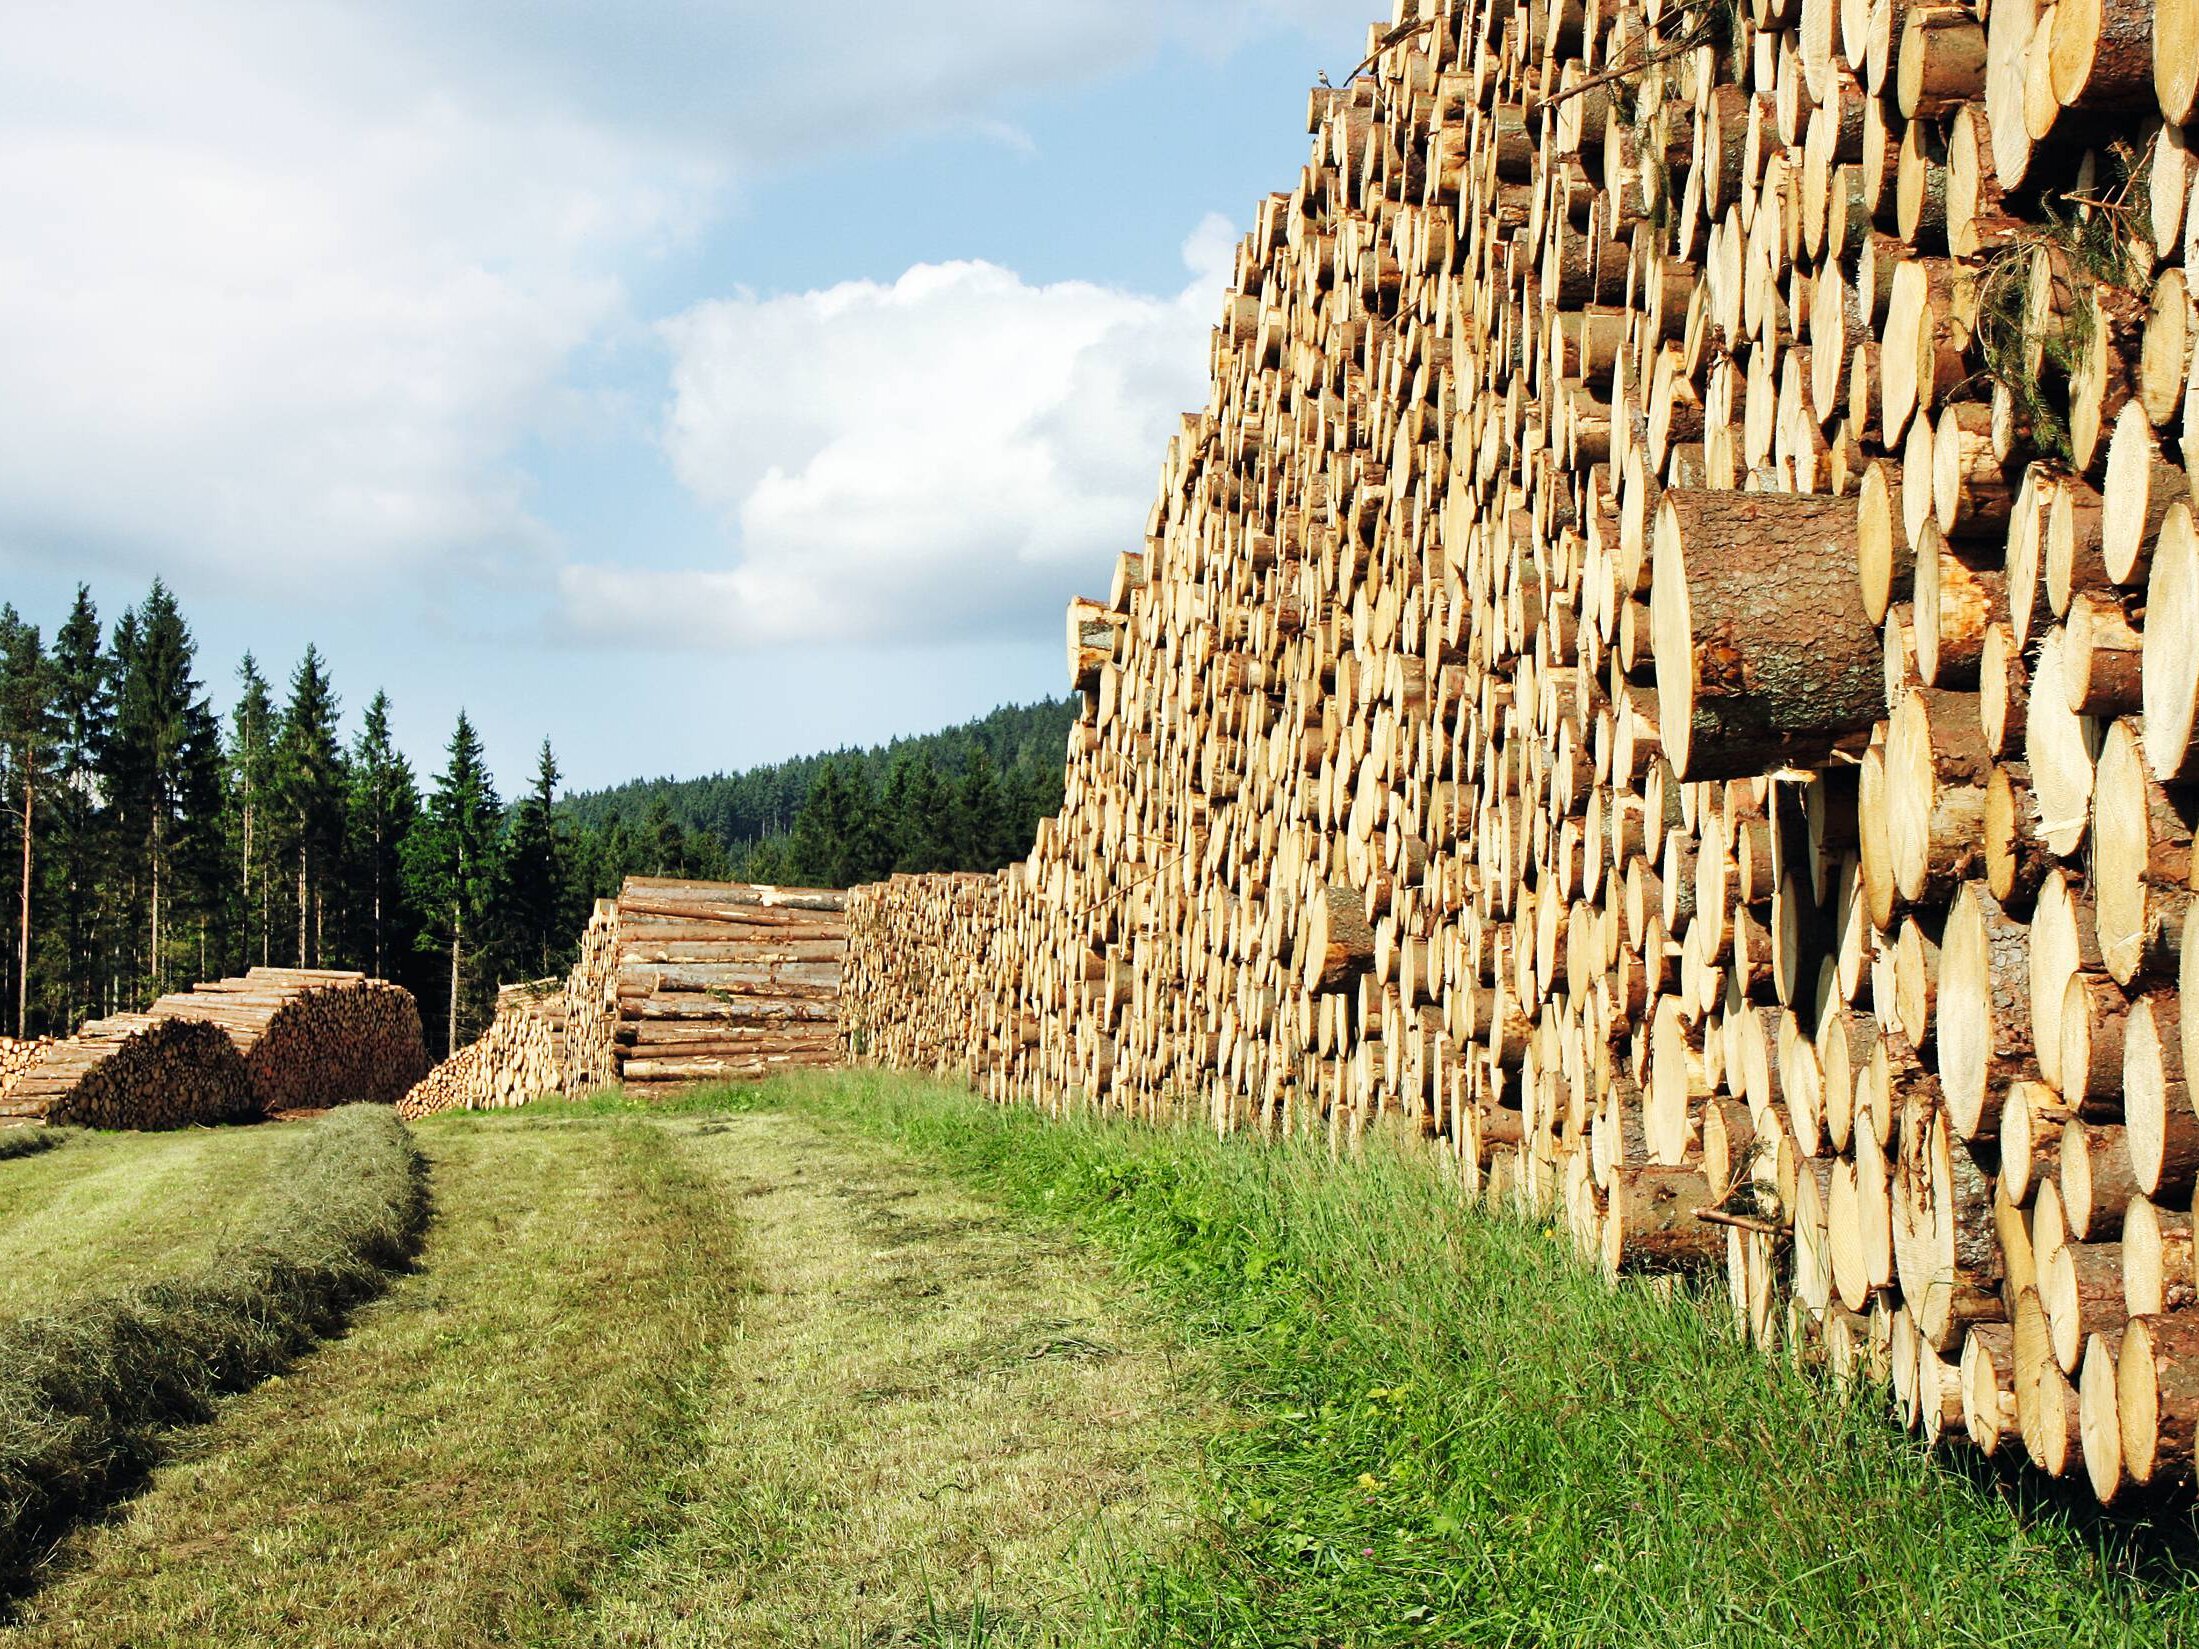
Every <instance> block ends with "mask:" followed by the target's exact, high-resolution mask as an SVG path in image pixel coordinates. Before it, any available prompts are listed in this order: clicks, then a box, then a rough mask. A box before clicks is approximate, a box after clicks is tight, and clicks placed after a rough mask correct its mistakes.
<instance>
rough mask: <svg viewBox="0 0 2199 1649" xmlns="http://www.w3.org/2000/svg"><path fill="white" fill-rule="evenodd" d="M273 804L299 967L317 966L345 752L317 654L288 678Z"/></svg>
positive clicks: (340, 815)
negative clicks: (293, 905) (293, 876)
mask: <svg viewBox="0 0 2199 1649" xmlns="http://www.w3.org/2000/svg"><path fill="white" fill-rule="evenodd" d="M273 754H274V773H275V782H274V789H273V799H274V804H275V811H276V813H277V815H278V816H279V818H280V820H281V835H282V846H283V850H284V856H285V857H286V858H287V860H288V861H289V863H290V864H291V865H292V866H294V867H295V869H296V873H297V884H296V894H297V918H298V952H297V954H298V966H299V967H301V968H304V967H311V966H313V965H315V964H316V963H317V962H318V961H319V960H320V953H321V934H322V930H323V924H324V919H325V905H326V900H327V889H328V883H329V882H330V880H331V879H332V877H333V874H334V872H335V870H336V866H337V856H338V854H339V853H340V852H341V850H342V847H343V838H344V790H345V777H346V775H345V772H344V751H343V745H342V744H341V743H340V742H339V741H338V737H337V703H336V693H335V690H334V688H333V687H332V686H331V685H330V683H329V679H328V670H327V667H326V665H325V664H324V663H323V661H322V658H321V654H320V649H319V648H317V647H312V646H308V647H307V648H306V650H305V657H304V658H302V659H300V660H299V661H298V667H297V668H296V669H295V670H293V671H292V672H291V673H290V702H289V703H288V704H286V705H285V706H284V707H283V715H282V730H281V732H279V733H278V734H277V735H276V738H275V748H274V753H273Z"/></svg>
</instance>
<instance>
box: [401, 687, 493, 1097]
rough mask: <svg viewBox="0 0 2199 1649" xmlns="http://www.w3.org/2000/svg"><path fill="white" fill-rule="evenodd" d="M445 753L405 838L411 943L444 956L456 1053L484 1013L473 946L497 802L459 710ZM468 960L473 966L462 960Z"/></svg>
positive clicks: (489, 894)
mask: <svg viewBox="0 0 2199 1649" xmlns="http://www.w3.org/2000/svg"><path fill="white" fill-rule="evenodd" d="M445 749H446V751H447V754H448V758H449V759H448V760H447V761H446V762H445V763H444V767H443V771H442V772H441V773H439V774H438V775H436V780H435V789H434V790H433V791H432V792H431V793H430V794H429V796H428V803H427V807H426V808H425V809H424V810H423V811H422V813H421V815H420V819H419V822H418V823H417V824H416V825H414V827H413V829H412V833H411V834H410V835H409V836H407V837H406V838H405V845H404V862H405V885H406V889H407V891H408V892H409V893H410V895H411V897H412V901H413V905H414V908H415V909H417V910H418V911H419V912H420V914H421V918H422V924H421V930H420V937H419V940H418V941H417V943H418V944H419V945H420V947H421V948H423V949H427V950H440V951H444V952H446V953H447V954H448V956H449V960H450V980H449V994H448V997H447V1007H446V1014H445V1018H444V1024H443V1030H444V1047H445V1050H446V1051H447V1052H448V1053H453V1054H455V1053H456V1052H457V1051H458V1049H459V1046H460V1041H461V1038H462V1037H463V1036H464V1035H465V1033H466V1032H467V1030H468V1029H470V1028H472V1027H473V1026H475V1025H478V1024H479V1023H480V1022H481V1020H482V1018H483V1017H484V1015H483V1013H482V998H483V996H484V995H485V991H484V987H483V985H482V981H481V978H480V969H479V966H478V949H477V948H478V947H479V946H480V944H481V941H482V938H483V937H484V936H485V934H486V932H487V929H488V922H489V914H490V910H491V908H492V902H493V900H494V898H495V894H496V881H497V843H498V839H499V837H500V836H501V834H502V828H503V808H502V806H501V804H500V803H499V802H498V801H497V796H496V786H495V784H494V783H493V782H492V781H491V779H490V777H489V769H488V763H487V761H486V760H485V759H484V757H483V755H482V750H481V740H480V737H479V735H477V734H476V733H475V732H474V730H473V723H472V722H471V721H470V720H468V719H467V716H466V713H465V711H463V710H461V711H459V712H458V725H457V727H456V729H455V730H454V731H453V732H452V733H451V738H450V743H449V745H447V746H446V747H445ZM469 962H472V963H473V964H474V967H473V971H472V973H471V974H469V972H468V964H469Z"/></svg>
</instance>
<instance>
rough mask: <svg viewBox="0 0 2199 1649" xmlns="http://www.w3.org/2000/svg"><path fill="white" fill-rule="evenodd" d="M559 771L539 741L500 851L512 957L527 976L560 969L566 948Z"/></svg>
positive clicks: (569, 913) (568, 906)
mask: <svg viewBox="0 0 2199 1649" xmlns="http://www.w3.org/2000/svg"><path fill="white" fill-rule="evenodd" d="M560 777H562V775H561V774H560V773H559V772H558V770H557V757H556V756H555V755H554V754H553V753H552V752H551V749H550V741H549V740H548V739H544V740H543V741H542V751H541V755H540V756H539V758H538V759H537V762H536V767H535V779H534V788H533V789H532V790H530V791H529V792H528V793H527V795H526V796H525V797H524V798H523V799H522V800H521V801H520V803H519V805H518V806H517V807H515V808H514V809H513V810H512V829H511V840H510V842H509V843H508V844H507V846H506V849H505V855H504V896H503V898H502V900H501V901H500V905H501V907H502V911H503V915H504V919H505V922H506V925H507V928H508V930H509V935H510V948H511V951H512V955H513V958H514V960H515V961H516V962H517V963H518V964H519V965H520V967H521V968H522V970H523V971H525V972H526V973H528V974H529V975H530V976H531V977H533V978H537V979H546V978H548V977H549V976H550V975H552V974H555V973H560V972H562V971H564V969H565V967H566V966H567V965H568V963H569V960H570V959H569V956H568V954H567V953H568V952H569V951H570V950H571V949H572V943H571V936H572V933H573V931H574V928H575V926H576V924H575V923H574V921H573V914H574V913H573V910H572V905H573V901H572V899H571V897H570V894H569V881H568V878H569V875H570V867H569V864H568V862H567V861H568V846H567V843H566V841H565V838H564V833H563V832H562V831H561V830H560V829H559V828H558V820H557V811H556V809H557V784H558V780H559V778H560Z"/></svg>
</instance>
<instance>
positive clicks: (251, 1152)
mask: <svg viewBox="0 0 2199 1649" xmlns="http://www.w3.org/2000/svg"><path fill="white" fill-rule="evenodd" d="M55 1136H58V1138H56V1137H55ZM17 1137H27V1138H29V1139H32V1140H36V1141H38V1142H39V1143H40V1145H41V1146H46V1145H48V1142H49V1141H50V1142H51V1143H52V1144H66V1146H67V1148H66V1149H63V1150H54V1149H51V1148H47V1149H44V1150H42V1151H41V1152H40V1153H39V1154H37V1155H36V1156H32V1157H29V1158H28V1159H27V1160H25V1159H20V1158H19V1159H18V1160H16V1161H12V1162H6V1163H0V1255H5V1256H6V1257H7V1263H6V1264H5V1265H0V1319H4V1318H6V1317H10V1316H17V1315H20V1314H22V1313H24V1312H28V1311H36V1310H41V1309H46V1308H55V1307H59V1306H62V1305H64V1304H65V1303H67V1302H68V1301H70V1300H73V1299H75V1298H77V1297H78V1296H79V1295H81V1294H83V1293H85V1292H86V1291H87V1290H91V1289H102V1290H111V1289H115V1288H122V1287H131V1286H135V1285H137V1284H139V1283H146V1282H152V1281H154V1280H156V1279H158V1278H160V1277H164V1276H175V1275H178V1274H180V1273H183V1272H187V1271H190V1270H192V1269H194V1268H196V1267H198V1266H201V1265H203V1264H205V1263H206V1262H207V1261H208V1260H210V1259H211V1258H213V1256H214V1255H215V1254H216V1253H218V1252H219V1251H220V1250H221V1248H222V1247H223V1245H224V1244H226V1243H229V1242H232V1241H234V1240H236V1239H238V1238H239V1237H241V1236H244V1235H246V1234H247V1233H250V1232H253V1231H255V1230H257V1229H258V1228H259V1227H260V1225H261V1224H262V1223H263V1222H264V1221H265V1220H266V1219H267V1218H268V1217H269V1215H270V1213H271V1211H273V1210H274V1209H276V1208H278V1207H280V1206H282V1205H283V1204H284V1203H285V1202H287V1201H288V1200H289V1198H290V1196H291V1185H292V1182H293V1180H294V1177H295V1176H296V1174H297V1173H298V1172H299V1171H300V1170H301V1169H302V1168H304V1167H305V1166H306V1164H307V1163H308V1162H309V1160H310V1158H311V1157H312V1156H313V1155H314V1154H315V1153H316V1152H317V1151H318V1150H319V1149H320V1147H321V1144H322V1142H323V1141H324V1139H325V1137H326V1136H324V1135H323V1134H322V1133H321V1132H320V1131H319V1130H317V1129H315V1128H311V1127H297V1126H275V1125H264V1126H259V1127H251V1128H181V1129H177V1130H175V1131H173V1132H168V1133H146V1134H140V1133H91V1132H82V1131H79V1130H76V1129H55V1128H22V1129H12V1128H11V1129H9V1130H8V1131H7V1132H6V1133H0V1146H5V1145H6V1144H7V1143H8V1142H9V1141H10V1140H11V1139H13V1138H17Z"/></svg>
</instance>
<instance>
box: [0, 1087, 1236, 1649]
mask: <svg viewBox="0 0 2199 1649" xmlns="http://www.w3.org/2000/svg"><path fill="white" fill-rule="evenodd" d="M419 1138H420V1142H421V1144H422V1146H423V1148H424V1149H425V1150H426V1152H427V1153H428V1155H429V1157H430V1159H431V1162H432V1164H433V1169H434V1182H435V1189H436V1199H437V1204H438V1210H439V1212H438V1218H437V1221H436V1224H435V1227H434V1228H433V1230H432V1231H431V1233H430V1235H429V1238H428V1242H427V1244H426V1246H425V1248H424V1249H423V1251H422V1254H421V1257H420V1262H419V1265H418V1267H417V1269H416V1270H415V1271H414V1272H413V1273H412V1274H411V1275H409V1276H407V1277H406V1278H404V1279H403V1280H402V1281H401V1282H400V1283H399V1284H398V1285H397V1287H396V1288H395V1289H393V1290H392V1291H391V1293H390V1295H389V1296H388V1297H387V1298H386V1299H384V1300H382V1301H379V1302H377V1303H376V1304H374V1305H372V1306H370V1307H368V1308H367V1309H366V1310H364V1311H363V1312H361V1313H360V1314H359V1316H358V1318H357V1319H356V1321H355V1323H354V1326H353V1328H352V1331H351V1332H350V1333H349V1334H348V1335H347V1336H346V1337H345V1339H344V1340H343V1341H342V1342H341V1343H338V1344H335V1345H332V1346H329V1347H327V1348H326V1349H325V1350H324V1351H323V1352H322V1353H321V1354H319V1355H318V1356H316V1357H314V1358H313V1359H311V1360H310V1361H309V1362H308V1363H306V1364H304V1365H303V1366H302V1367H301V1368H300V1369H299V1371H298V1372H297V1373H296V1374H295V1375H292V1376H290V1377H288V1378H285V1379H283V1380H280V1381H271V1382H269V1383H268V1384H266V1385H264V1386H262V1387H260V1388H259V1389H258V1390H256V1391H254V1392H252V1393H250V1394H248V1395H246V1396H244V1397H241V1398H239V1399H237V1400H236V1401H235V1402H233V1403H231V1404H228V1405H226V1406H225V1408H224V1411H223V1413H222V1415H221V1417H220V1419H219V1421H218V1422H217V1423H216V1424H215V1425H213V1426H210V1427H207V1428H205V1429H204V1430H203V1431H201V1432H198V1433H196V1434H194V1436H193V1438H192V1440H191V1445H190V1447H189V1448H188V1449H187V1450H185V1451H184V1452H183V1453H182V1454H181V1456H180V1457H179V1458H177V1459H176V1460H174V1461H172V1462H171V1463H169V1464H167V1465H165V1466H164V1467H163V1468H162V1470H161V1471H160V1473H159V1474H158V1477H157V1479H156V1481H155V1482H154V1484H153V1485H152V1487H151V1488H150V1489H149V1490H148V1492H146V1493H145V1494H144V1495H143V1496H142V1497H140V1498H139V1499H137V1500H136V1501H134V1502H133V1503H132V1505H131V1506H130V1508H129V1512H128V1515H127V1516H126V1517H124V1518H121V1519H118V1520H117V1521H116V1522H115V1523H114V1524H112V1525H111V1526H109V1527H106V1528H100V1529H87V1530H85V1531H83V1532H82V1533H81V1534H80V1535H79V1536H78V1537H77V1538H76V1539H75V1540H74V1541H73V1542H72V1545H71V1549H70V1550H69V1551H68V1552H67V1553H66V1554H65V1555H64V1562H63V1563H62V1564H61V1565H60V1566H59V1570H60V1572H59V1577H58V1578H57V1580H56V1581H55V1583H54V1584H52V1585H50V1586H48V1587H47V1588H45V1589H44V1590H42V1591H41V1592H39V1593H38V1594H37V1595H35V1596H34V1597H33V1598H31V1599H30V1600H29V1601H28V1604H27V1605H26V1613H25V1618H24V1620H23V1622H22V1623H21V1625H20V1626H19V1628H18V1629H17V1630H16V1631H15V1632H14V1633H12V1634H10V1633H8V1632H5V1631H0V1645H6V1646H9V1649H13V1646H15V1645H26V1646H27V1645H31V1644H38V1645H48V1644H52V1645H61V1644H67V1645H108V1646H121V1645H130V1646H132V1649H143V1646H151V1645H159V1644H184V1643H194V1644H208V1643H219V1644H222V1645H225V1646H227V1645H233V1644H292V1643H311V1644H314V1645H316V1646H320V1645H330V1646H337V1649H343V1646H349V1645H359V1646H362V1649H363V1646H366V1645H381V1644H388V1643H402V1644H405V1645H408V1646H411V1645H449V1646H452V1649H458V1646H471V1645H475V1644H481V1643H508V1642H521V1643H532V1644H553V1643H554V1644H576V1645H610V1644H647V1645H652V1646H659V1645H661V1646H667V1649H669V1646H674V1645H694V1646H697V1649H700V1646H704V1645H708V1646H713V1649H718V1646H735V1645H755V1646H766V1645H768V1646H772V1649H779V1646H785V1645H811V1644H816V1645H830V1646H832V1649H888V1646H901V1645H907V1646H915V1645H945V1644H949V1643H956V1644H959V1643H962V1642H965V1641H969V1640H971V1637H972V1634H976V1635H977V1637H976V1640H977V1641H991V1642H1000V1641H1003V1640H1004V1639H1006V1637H1007V1636H1008V1634H1010V1633H1011V1632H1012V1634H1013V1641H1015V1642H1017V1643H1019V1644H1035V1643H1040V1642H1054V1641H1061V1637H1060V1635H1059V1634H1057V1633H1055V1631H1054V1625H1055V1623H1056V1621H1057V1619H1058V1618H1059V1617H1063V1616H1067V1617H1069V1618H1070V1619H1071V1620H1072V1621H1073V1622H1082V1621H1083V1620H1084V1619H1085V1618H1086V1617H1087V1615H1088V1614H1089V1612H1090V1611H1089V1610H1088V1608H1087V1603H1088V1601H1089V1597H1090V1591H1091V1587H1090V1586H1089V1584H1088V1580H1089V1577H1092V1576H1096V1575H1103V1574H1104V1573H1105V1565H1104V1562H1103V1561H1102V1560H1101V1559H1100V1558H1099V1557H1098V1555H1097V1554H1098V1553H1099V1552H1101V1551H1103V1550H1104V1549H1105V1547H1106V1544H1107V1542H1108V1541H1109V1540H1110V1539H1119V1540H1120V1541H1122V1542H1124V1543H1126V1544H1127V1543H1129V1542H1130V1541H1132V1540H1133V1538H1135V1539H1137V1540H1143V1539H1144V1538H1146V1537H1147V1536H1149V1535H1153V1534H1156V1533H1157V1532H1159V1531H1162V1530H1164V1529H1167V1528H1170V1527H1173V1526H1174V1525H1173V1522H1172V1519H1174V1518H1177V1517H1180V1515H1181V1508H1182V1506H1183V1503H1184V1499H1185V1497H1186V1493H1185V1491H1186V1486H1187V1484H1188V1481H1189V1478H1190V1476H1191V1473H1192V1469H1193V1462H1194V1458H1195V1456H1194V1454H1193V1451H1192V1449H1191V1448H1190V1446H1189V1443H1188V1437H1187V1433H1188V1431H1189V1429H1190V1427H1191V1425H1192V1424H1193V1423H1194V1422H1196V1421H1197V1420H1198V1419H1199V1418H1200V1416H1199V1415H1198V1414H1197V1413H1196V1412H1195V1411H1194V1410H1189V1409H1186V1408H1183V1407H1181V1406H1179V1403H1178V1394H1177V1392H1176V1389H1175V1387H1174V1383H1173V1381H1172V1378H1171V1375H1170V1371H1169V1368H1168V1343H1167V1340H1166V1337H1165V1336H1164V1335H1163V1334H1162V1333H1161V1332H1160V1331H1159V1327H1158V1324H1157V1322H1156V1321H1155V1319H1154V1318H1153V1317H1152V1316H1151V1315H1150V1314H1149V1313H1141V1312H1139V1311H1136V1310H1134V1309H1125V1305H1124V1300H1123V1291H1122V1290H1121V1289H1120V1288H1118V1287H1116V1286H1115V1285H1114V1284H1113V1283H1112V1282H1111V1280H1110V1279H1108V1277H1107V1276H1106V1274H1105V1268H1104V1267H1098V1266H1095V1265H1093V1263H1092V1255H1091V1253H1090V1251H1089V1250H1087V1249H1085V1248H1083V1247H1082V1246H1081V1245H1079V1244H1077V1243H1075V1242H1074V1241H1073V1240H1072V1239H1071V1238H1070V1237H1069V1235H1068V1234H1067V1233H1065V1232H1063V1231H1061V1230H1060V1229H1058V1228H1056V1229H1053V1230H1051V1231H1049V1230H1046V1229H1044V1228H1040V1227H1037V1226H1035V1225H1033V1224H1030V1223H1026V1222H1015V1221H1011V1220H1009V1219H1007V1218H1006V1217H1004V1215H1003V1214H1002V1212H1001V1210H1000V1208H999V1206H998V1205H997V1204H996V1203H994V1202H993V1201H991V1200H990V1199H988V1198H985V1197H983V1196H981V1195H978V1194H975V1193H973V1192H971V1191H969V1190H967V1189H966V1188H963V1187H961V1186H959V1185H957V1184H956V1183H955V1182H954V1181H952V1180H951V1179H950V1178H948V1177H947V1176H944V1175H941V1174H940V1173H938V1172H937V1171H936V1169H934V1168H932V1167H930V1166H929V1165H927V1164H924V1163H920V1162H918V1161H916V1160H915V1159H914V1158H912V1157H910V1156H909V1155H908V1154H906V1153H903V1152H900V1151H898V1150H896V1149H895V1148H894V1147H893V1146H892V1145H891V1144H890V1142H888V1141H885V1140H884V1139H882V1138H879V1137H876V1136H860V1135H854V1134H850V1133H848V1132H846V1131H845V1130H838V1129H827V1128H825V1127H823V1126H820V1125H819V1124H817V1123H816V1122H814V1121H813V1120H812V1119H810V1118H809V1117H806V1116H799V1115H791V1114H779V1115H770V1116H744V1117H725V1116H723V1115H709V1116H693V1117H690V1116H687V1115H683V1114H682V1113H681V1112H679V1111H669V1112H665V1113H657V1114H651V1115H648V1116H639V1115H635V1114H633V1113H632V1111H631V1109H630V1108H626V1107H616V1106H597V1107H588V1108H577V1107H538V1108H536V1109H534V1110H532V1111H530V1112H526V1113H521V1114H518V1115H513V1114H509V1113H504V1114H474V1115H452V1116H447V1117H438V1118H435V1119H432V1120H430V1121H428V1122H425V1123H423V1124H421V1125H420V1127H419Z"/></svg>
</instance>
